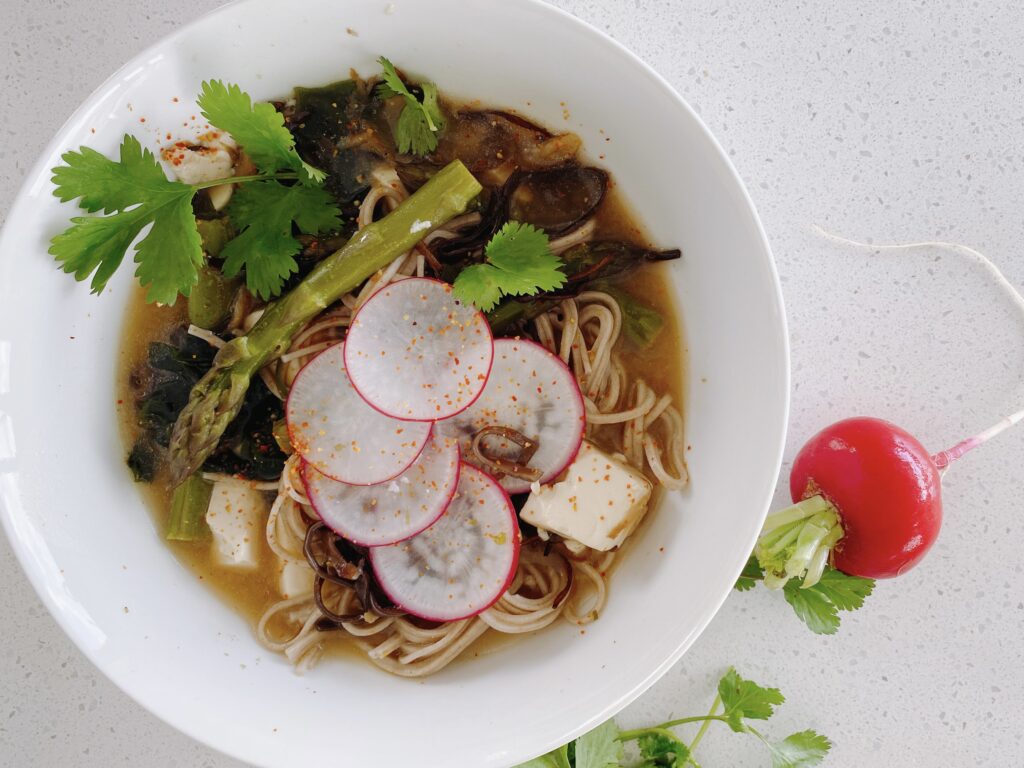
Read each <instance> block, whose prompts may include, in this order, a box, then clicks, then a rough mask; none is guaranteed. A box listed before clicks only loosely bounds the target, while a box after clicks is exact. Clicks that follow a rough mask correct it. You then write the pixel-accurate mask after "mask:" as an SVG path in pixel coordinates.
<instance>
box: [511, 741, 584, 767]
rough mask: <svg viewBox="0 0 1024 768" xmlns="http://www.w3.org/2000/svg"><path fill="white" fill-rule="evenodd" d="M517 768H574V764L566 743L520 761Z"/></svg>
mask: <svg viewBox="0 0 1024 768" xmlns="http://www.w3.org/2000/svg"><path fill="white" fill-rule="evenodd" d="M516 768H574V766H573V764H572V763H571V762H570V761H569V748H568V745H565V746H561V747H559V748H558V749H555V750H552V751H551V752H548V753H547V754H546V755H541V756H540V757H535V758H533V760H529V761H527V762H525V763H520V764H519V765H518V766H516Z"/></svg>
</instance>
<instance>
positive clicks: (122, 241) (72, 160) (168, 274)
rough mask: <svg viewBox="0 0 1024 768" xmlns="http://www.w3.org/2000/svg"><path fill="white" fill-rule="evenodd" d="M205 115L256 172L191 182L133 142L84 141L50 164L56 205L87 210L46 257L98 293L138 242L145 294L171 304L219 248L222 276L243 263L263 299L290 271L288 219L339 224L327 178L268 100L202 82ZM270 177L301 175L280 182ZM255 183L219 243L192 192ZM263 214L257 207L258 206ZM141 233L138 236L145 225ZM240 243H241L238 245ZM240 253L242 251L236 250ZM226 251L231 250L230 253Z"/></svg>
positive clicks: (293, 248)
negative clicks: (103, 144) (114, 145)
mask: <svg viewBox="0 0 1024 768" xmlns="http://www.w3.org/2000/svg"><path fill="white" fill-rule="evenodd" d="M198 101H199V104H200V107H201V109H202V112H203V115H204V116H205V117H206V118H207V119H208V120H209V121H210V123H211V124H212V125H215V126H216V127H217V128H218V129H220V130H222V131H226V132H227V133H230V134H231V135H232V137H233V138H234V139H235V141H237V142H238V143H239V144H240V145H241V146H242V147H243V148H244V149H245V151H246V153H247V154H248V155H249V157H251V158H252V159H253V161H254V162H255V163H256V165H257V166H259V168H260V170H261V174H260V175H258V176H250V177H232V178H230V179H218V180H215V181H212V182H206V183H203V184H198V185H189V184H183V183H181V182H178V181H171V180H170V179H168V178H167V176H166V174H165V173H164V170H163V168H162V167H161V166H160V163H159V162H158V161H157V159H156V157H155V156H154V155H153V153H152V152H150V151H149V150H148V149H143V148H142V145H141V144H140V143H139V141H138V139H136V138H135V137H133V136H125V137H124V139H123V140H122V143H121V148H120V153H119V157H118V159H117V160H111V159H109V158H107V157H105V156H104V155H102V154H100V153H99V152H97V151H96V150H94V149H89V148H88V147H81V148H80V149H79V150H78V151H71V152H67V153H65V154H64V155H63V156H62V158H61V159H62V160H63V165H59V166H57V167H56V168H54V169H53V183H54V186H55V189H54V192H53V193H54V195H55V196H56V197H58V198H60V200H61V201H63V202H67V201H69V200H74V199H76V198H77V199H78V200H79V206H80V207H81V208H83V209H84V210H86V211H88V212H89V213H97V212H100V211H102V212H103V214H105V215H102V216H78V217H75V218H73V219H72V220H71V224H72V226H71V227H70V228H69V229H67V230H66V231H64V232H62V233H61V234H59V235H57V236H56V237H54V238H53V240H52V241H51V244H50V253H51V254H52V255H53V256H55V257H56V259H57V261H58V262H60V264H61V267H62V269H63V270H64V271H65V272H68V273H72V274H74V276H75V279H76V280H79V281H81V280H85V279H87V278H89V277H90V276H91V277H92V283H91V285H92V290H93V293H100V292H101V291H102V290H103V289H104V288H105V287H106V285H107V282H108V281H109V280H110V278H111V277H112V276H113V274H114V272H116V271H117V268H118V267H119V266H120V265H121V262H122V261H123V260H124V256H125V253H126V251H128V249H129V248H130V247H131V246H132V243H135V248H134V251H135V263H136V264H137V265H138V266H137V267H136V270H135V275H136V277H138V279H139V282H140V283H141V284H142V285H143V287H145V288H146V289H147V292H146V300H147V301H149V302H159V303H162V304H173V303H174V302H175V301H176V300H177V298H178V296H179V295H180V296H186V297H187V296H189V295H190V294H191V292H192V289H193V287H194V286H195V285H196V283H197V281H198V280H199V270H200V269H201V268H203V265H204V261H203V250H204V246H205V247H206V250H207V252H208V253H209V255H211V256H217V255H219V253H220V252H221V250H222V249H223V251H224V252H225V253H226V254H228V255H226V256H225V258H228V256H233V258H232V259H231V260H230V268H231V269H233V271H230V272H228V273H227V274H228V276H229V277H230V276H231V275H234V274H237V272H239V271H240V270H241V269H242V268H243V267H244V268H245V269H246V271H247V274H246V280H247V282H248V284H249V287H250V290H252V292H253V293H256V294H258V295H260V296H262V297H263V298H270V297H271V296H273V295H275V294H276V293H277V292H278V291H280V290H281V287H282V285H283V283H284V279H285V278H286V277H287V276H288V275H290V274H291V273H292V272H294V271H295V270H296V264H295V260H294V258H293V257H294V254H295V253H296V252H297V251H298V249H299V245H298V243H297V242H296V241H295V240H294V239H293V238H292V236H291V226H292V222H295V224H296V225H297V226H298V228H299V229H300V230H301V231H303V232H305V233H307V234H314V233H320V232H324V231H327V230H329V229H335V228H337V227H338V226H339V225H340V221H339V216H340V213H339V211H338V208H337V206H336V205H335V204H334V202H333V200H332V199H331V197H330V195H329V194H328V193H327V192H325V191H323V190H322V189H320V188H319V186H318V185H319V184H320V183H321V182H322V181H323V179H324V174H323V173H322V172H321V171H319V170H317V169H315V168H313V167H312V166H309V165H308V164H306V163H304V162H303V161H302V158H300V157H299V154H298V152H296V151H295V141H294V139H293V138H292V135H291V133H290V132H289V131H288V129H287V128H286V127H285V124H284V118H283V117H282V116H281V115H280V114H279V113H278V112H277V110H275V109H274V107H273V105H271V104H262V103H257V104H253V102H252V99H251V98H250V97H249V95H248V94H247V93H245V92H244V91H242V89H241V88H239V87H238V86H237V85H230V84H229V85H225V84H224V83H222V82H220V81H219V80H212V81H210V82H206V83H203V91H202V93H201V94H200V95H199V99H198ZM275 179H276V180H282V179H287V180H298V181H299V182H300V184H299V185H296V186H284V185H282V184H279V183H278V181H275ZM253 180H256V185H257V186H258V189H257V190H256V191H248V188H247V187H246V186H243V187H242V190H241V191H239V193H238V194H236V195H235V198H236V201H235V203H234V205H233V206H232V210H233V211H234V212H236V213H238V212H240V215H239V216H238V217H237V219H238V220H237V222H236V224H238V226H239V228H242V229H246V231H245V232H243V233H242V235H241V236H240V238H236V239H235V240H232V241H231V242H229V243H227V245H225V242H226V239H227V235H228V234H229V231H228V229H227V228H226V227H223V226H222V227H221V231H217V230H216V228H215V227H213V226H212V225H210V224H208V223H206V222H204V223H203V225H202V238H201V237H200V225H199V224H198V223H197V222H196V218H195V216H194V215H193V212H192V198H193V197H194V196H195V194H196V193H197V192H198V191H199V190H200V189H205V188H208V187H212V186H217V185H219V184H223V183H242V184H244V182H247V181H253ZM263 205H266V206H268V207H267V210H265V211H264V210H260V211H259V212H258V213H256V212H255V209H256V207H257V206H263ZM147 227H148V228H149V230H148V232H146V234H145V235H144V236H142V237H141V238H140V235H142V233H143V230H145V229H146V228H147ZM238 240H241V242H238ZM242 249H245V250H246V252H245V253H244V254H243V253H242ZM229 251H230V253H228V252H229Z"/></svg>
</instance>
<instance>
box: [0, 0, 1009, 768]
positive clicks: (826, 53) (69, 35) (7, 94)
mask: <svg viewBox="0 0 1024 768" xmlns="http://www.w3.org/2000/svg"><path fill="white" fill-rule="evenodd" d="M217 4H218V3H217V2H216V0H181V1H180V2H177V3H173V4H168V3H163V2H155V0H135V1H134V2H132V3H130V4H129V3H127V2H125V1H124V0H89V2H82V1H81V0H63V1H60V0H45V1H44V2H40V3H36V4H28V3H24V2H22V1H21V0H0V11H2V13H0V17H2V18H3V21H4V23H3V25H0V40H2V45H0V82H2V84H3V89H2V91H0V103H2V112H3V116H4V119H3V121H2V127H0V180H2V181H3V185H2V186H0V212H6V210H7V208H8V207H9V204H10V201H11V200H12V199H13V197H14V194H15V191H16V189H17V186H18V185H19V184H20V182H21V179H22V176H23V174H24V172H25V170H26V169H27V168H28V167H29V166H30V165H31V164H32V163H33V162H34V160H35V157H36V155H37V153H38V152H39V150H40V149H41V148H42V146H43V145H44V143H45V142H46V141H48V140H49V138H50V136H51V135H52V134H53V133H54V132H55V131H56V129H57V128H58V126H59V125H60V123H61V122H62V121H63V120H64V119H65V118H66V117H67V116H68V115H69V114H70V113H71V111H72V110H73V109H74V108H75V107H76V106H77V104H78V103H79V102H80V101H81V100H82V99H83V98H84V97H85V96H86V95H88V93H89V92H90V91H91V90H92V89H93V88H95V87H96V86H97V85H98V84H99V83H100V82H101V81H102V80H103V79H104V78H105V77H106V76H107V75H108V74H109V73H110V72H112V71H113V70H114V69H116V68H117V67H118V66H119V65H120V64H121V63H123V62H124V61H125V60H126V59H128V58H129V57H130V56H131V55H132V54H134V53H136V52H137V51H139V50H140V49H142V48H143V47H144V46H146V45H147V44H149V43H150V42H152V41H154V40H156V39H157V38H158V37H160V36H162V35H163V34H165V33H167V32H169V31H171V30H172V29H174V28H176V27H177V26H178V25H180V24H181V23H184V22H185V21H187V20H189V19H192V18H194V17H195V16H196V15H198V14H199V13H201V12H203V11H205V10H207V9H210V8H213V7H215V6H216V5H217ZM556 4H557V5H560V6H562V7H564V8H566V9H567V10H569V11H571V12H573V13H575V14H577V15H578V16H580V17H582V18H584V19H586V20H587V21H589V22H591V23H592V24H594V25H595V26H597V27H598V28H600V29H603V30H605V31H607V32H608V33H610V34H611V35H612V36H614V37H615V38H617V39H618V40H620V41H621V42H623V43H624V44H625V45H626V46H628V47H629V48H631V49H633V50H634V51H636V52H637V53H638V54H639V55H640V56H641V57H642V58H644V59H645V60H646V61H648V62H649V63H650V64H651V65H652V66H654V68H655V69H657V70H658V71H659V72H661V73H662V74H663V75H664V76H665V77H666V78H668V80H669V81H670V82H672V83H673V85H675V87H676V88H678V89H679V90H680V92H681V93H682V94H683V95H684V96H685V97H686V98H687V99H688V100H689V101H690V103H691V104H692V105H693V106H694V107H695V108H696V109H697V111H698V112H699V113H700V114H701V116H702V117H703V119H704V120H705V121H706V122H707V123H708V125H709V126H710V128H711V130H712V131H713V132H714V133H715V135H716V136H717V137H718V138H719V140H720V141H721V142H722V143H723V145H724V146H725V148H726V150H727V151H728V153H729V155H730V157H732V159H733V161H734V162H735V164H736V166H737V168H738V170H739V172H740V174H741V175H742V176H743V178H744V179H745V180H746V182H747V185H748V187H749V189H750V191H751V194H752V195H753V197H754V200H755V202H756V204H757V205H758V208H759V210H760V213H761V215H762V217H763V220H764V223H765V226H766V228H767V231H768V235H769V238H770V240H771V242H772V245H773V248H774V250H775V254H776V259H777V261H778V265H779V271H780V273H781V276H782V280H783V288H784V291H785V297H786V302H787V308H788V313H789V320H790V329H791V335H792V341H793V374H794V376H793V378H794V397H793V414H792V420H791V427H790V438H789V442H788V450H787V462H788V461H789V460H790V459H791V458H792V456H793V454H794V453H795V451H796V450H797V449H798V448H799V446H800V444H801V443H802V442H803V440H804V439H806V437H808V436H809V435H810V434H811V433H812V432H813V431H815V430H817V429H818V428H820V427H821V426H824V425H825V424H827V423H829V422H830V421H834V420H836V419H838V418H841V417H844V416H849V415H855V414H869V415H876V416H881V417H885V418H889V419H891V420H893V421H895V422H897V423H899V424H901V425H903V426H904V427H906V428H907V429H909V430H910V431H912V432H913V433H915V434H916V435H918V436H919V437H920V438H921V440H922V441H923V442H924V443H925V444H926V445H927V446H929V447H930V448H932V449H935V450H938V449H940V448H945V447H948V445H949V444H952V443H954V442H956V441H957V440H958V439H959V438H960V437H962V436H965V435H966V434H969V433H971V432H976V431H979V430H980V429H982V428H984V427H986V426H988V424H989V423H990V422H993V421H995V420H996V419H997V418H999V417H1000V416H1001V415H1004V414H1006V413H1008V412H1010V411H1012V410H1016V409H1017V408H1018V407H1020V406H1022V405H1024V385H1022V381H1024V376H1022V374H1024V321H1022V318H1021V313H1020V310H1019V309H1017V308H1015V306H1014V304H1013V303H1012V302H1011V301H1010V300H1009V299H1008V298H1007V297H1006V295H1005V294H1004V293H1002V292H1001V291H1000V289H999V288H998V287H997V286H996V285H995V283H994V281H993V280H992V278H991V276H990V275H988V274H987V273H986V272H985V271H984V269H983V268H982V267H980V266H978V265H977V264H976V263H975V262H973V261H972V260H971V259H970V258H969V257H967V256H964V255H960V254H957V253H954V252H951V251H949V250H941V249H936V248H927V249H919V250H914V251H909V252H901V253H883V254H875V253H873V252H871V251H866V250H857V249H853V248H849V247H846V246H840V245H835V244H833V243H830V242H828V241H826V240H825V239H823V238H822V237H820V236H819V235H817V234H816V233H815V232H814V231H813V230H812V228H811V227H812V225H814V224H820V225H822V226H824V227H826V228H829V229H831V230H833V231H835V232H839V233H843V234H845V235H847V236H851V237H856V238H862V239H863V238H873V239H874V240H876V241H879V242H881V241H890V240H891V241H903V242H907V241H914V240H933V239H940V240H954V241H958V242H963V243H968V244H971V245H973V246H975V247H976V248H978V249H980V250H982V251H983V252H985V253H986V254H988V255H989V256H990V257H991V258H993V259H994V260H995V261H996V262H998V263H999V264H1000V265H1001V267H1002V268H1003V270H1004V271H1005V272H1006V274H1007V276H1008V277H1009V279H1010V280H1011V282H1013V283H1014V284H1015V285H1020V284H1021V283H1022V282H1024V258H1022V256H1021V254H1020V243H1021V242H1024V217H1022V216H1021V213H1020V211H1021V202H1022V200H1024V175H1022V169H1024V155H1022V151H1021V149H1020V148H1021V147H1022V146H1024V97H1022V87H1024V86H1022V76H1024V49H1022V48H1021V46H1020V44H1019V41H1020V39H1021V35H1022V34H1024V16H1021V14H1020V12H1019V9H1018V8H1017V6H1016V5H1015V4H1013V3H1005V4H1001V3H988V2H979V3H975V4H973V5H972V6H971V8H970V9H969V10H960V4H958V3H927V4H921V3H913V4H911V3H892V2H878V1H872V2H861V3H844V4H841V5H840V4H837V3H811V2H808V3H803V2H782V3H773V4H772V5H773V9H772V10H770V11H769V10H760V8H761V4H754V3H744V2H734V3H723V2H710V3H698V2H686V3H681V2H668V1H666V2H643V1H642V0H636V1H635V2H630V3H624V2H619V0H603V1H602V2H596V1H595V2H571V1H568V0H560V1H559V2H558V3H556ZM382 5H383V3H382ZM752 8H758V9H759V10H756V11H753V10H751V9H752ZM384 53H391V52H384ZM396 55H397V54H396ZM214 74H216V73H211V75H214ZM441 85H442V87H443V83H442V84H441ZM608 96H609V98H614V97H615V94H613V93H610V94H609V95H608ZM685 204H686V201H685V200H682V201H680V205H685ZM684 312H685V308H684ZM783 471H784V472H786V471H788V463H787V465H786V466H785V467H784V468H783ZM742 480H743V479H742V478H737V482H742ZM1022 482H1024V431H1019V432H1015V433H1010V434H1008V435H1005V436H1003V437H1002V438H1000V439H999V441H998V442H997V443H995V444H992V445H990V446H986V447H985V448H983V449H981V450H979V451H978V452H976V453H974V454H971V455H970V456H969V457H968V458H966V459H965V460H963V461H962V462H961V463H960V464H959V465H956V466H955V467H954V468H953V470H952V471H951V472H950V473H949V475H948V476H947V478H946V480H945V486H944V492H945V506H946V511H947V520H946V524H945V527H944V529H943V531H942V536H941V538H940V540H939V542H938V544H937V545H936V547H935V548H934V550H933V552H932V553H931V554H930V555H929V557H928V558H927V559H926V561H925V562H924V563H923V564H922V565H921V566H920V567H919V568H917V569H916V570H915V571H913V572H912V573H910V574H908V575H906V576H904V577H903V578H901V579H900V580H899V581H898V582H887V583H882V584H880V585H879V587H878V589H877V590H876V595H875V596H874V597H872V598H871V599H870V600H869V602H868V604H867V606H866V607H865V608H864V609H863V610H862V611H860V612H859V613H856V614H851V615H847V616H846V617H845V618H844V621H843V626H842V628H841V630H840V632H839V634H838V635H837V636H835V637H832V638H823V637H816V636H814V635H812V634H810V633H809V632H808V631H807V630H806V629H804V627H803V626H802V625H801V624H800V623H799V622H798V621H797V620H796V619H795V618H794V616H793V615H792V613H791V612H790V610H789V608H788V606H786V605H785V604H784V602H783V601H782V599H781V597H779V596H778V595H770V594H767V593H765V592H763V591H757V592H753V593H748V594H743V595H740V594H734V595H733V596H731V597H730V598H729V600H728V601H727V602H726V604H725V606H724V607H723V609H722V611H721V612H720V614H719V615H718V616H717V617H716V618H715V620H714V621H713V622H712V624H711V626H710V627H709V628H708V630H707V631H706V632H705V633H704V634H703V636H702V637H701V638H700V639H699V640H698V642H697V643H696V645H695V646H694V647H693V648H692V650H690V652H689V653H688V654H687V655H686V656H685V657H684V658H683V660H682V661H681V662H680V663H679V664H677V665H676V666H675V667H674V668H673V669H672V670H671V671H670V672H669V673H668V674H667V675H666V676H665V677H664V678H663V679H662V680H661V682H659V683H658V684H657V685H656V686H655V687H654V688H653V689H652V690H651V691H650V692H649V693H647V694H646V695H645V696H644V697H642V698H641V699H640V700H639V701H638V702H637V703H635V704H634V705H632V706H631V707H629V708H628V709H627V710H626V711H625V712H624V713H623V714H622V715H621V718H620V720H621V721H622V722H623V723H624V724H630V725H634V724H642V723H651V722H655V721H660V720H662V719H665V718H667V717H669V716H673V715H675V716H680V715H688V714H697V713H700V712H702V711H703V710H705V709H706V707H707V706H708V704H709V703H710V700H711V698H712V696H713V685H714V681H715V679H717V676H718V675H719V674H720V673H721V672H722V671H723V670H724V668H725V667H727V666H728V665H729V664H735V665H736V666H737V667H738V668H739V670H740V671H741V673H744V674H746V675H748V676H750V677H752V678H753V679H755V680H759V681H763V682H767V683H772V684H774V685H777V686H779V687H780V688H782V690H783V691H784V692H785V693H786V695H787V697H788V699H789V703H787V704H786V705H785V706H784V707H783V708H782V710H781V712H780V714H779V715H778V716H777V718H776V719H775V720H773V721H772V723H771V724H770V726H769V727H768V730H769V731H770V732H771V733H773V734H778V735H779V736H782V735H784V734H786V733H788V732H790V731H792V730H799V729H802V728H806V727H814V728H817V729H818V730H820V731H822V732H824V733H827V734H828V735H829V736H830V737H832V739H833V740H834V742H835V744H836V746H835V749H834V752H833V755H832V757H831V759H830V760H829V762H828V763H827V764H828V765H833V766H844V767H849V768H853V767H854V766H863V765H870V766H882V765H900V766H918V765H920V766H925V765H939V764H941V765H973V764H977V765H990V766H1004V765H1006V766H1009V765H1015V764H1019V761H1020V759H1021V758H1020V755H1021V753H1022V752H1024V744H1022V742H1021V733H1020V729H1019V718H1020V712H1021V711H1022V710H1024V664H1022V657H1024V602H1022V601H1024V589H1022V588H1021V565H1020V557H1019V554H1018V552H1019V542H1020V533H1019V526H1018V521H1019V520H1020V518H1021V511H1020V507H1019V489H1020V488H1021V486H1022ZM784 491H785V487H784V484H783V487H782V488H781V489H780V492H779V493H778V494H777V497H776V502H777V504H779V505H781V504H782V503H783V501H784V500H785V499H784V497H785V492H784ZM87 513H88V510H83V514H87ZM707 514H714V510H707ZM0 584H2V587H0V615H3V616H4V617H5V618H6V621H5V628H4V639H3V651H2V652H0V765H3V766H8V765H9V766H36V765H74V766H82V768H90V767H92V766H97V767H98V766H104V767H105V766H115V765H146V766H153V767H154V768H162V767H165V766H217V767H218V768H220V767H222V766H237V765H239V763H237V762H236V761H233V760H230V759H228V758H225V757H223V756H221V755H219V754H216V753H214V752H211V751H210V750H208V749H206V748H204V747H202V746H200V745H197V744H196V743H194V742H192V741H191V740H190V739H188V738H187V737H185V736H182V735H180V734H178V733H177V732H175V731H173V730H172V729H171V728H169V727H168V726H166V725H164V724H163V723H162V722H160V721H158V720H157V719H155V718H154V717H153V716H151V715H149V714H148V713H147V712H145V711H144V710H142V709H141V708H139V707H138V706H137V705H135V704H134V703H133V702H132V701H131V700H130V699H128V698H127V697H126V696H125V695H124V694H122V693H121V692H120V691H118V690H117V689H115V688H114V687H113V686H112V685H111V684H110V683H109V682H107V681H106V679H105V678H103V677H102V676H100V675H98V674H97V672H96V671H95V670H94V669H93V668H92V666H91V665H90V664H89V663H88V662H87V661H86V660H85V659H84V658H83V657H82V656H81V655H80V654H79V653H78V651H77V650H76V649H75V648H74V647H73V646H72V645H71V643H70V642H69V641H68V640H67V639H66V638H65V637H64V636H63V635H62V634H61V633H60V632H59V630H58V629H57V627H56V625H55V624H54V622H53V621H52V620H51V618H50V617H49V615H48V614H47V613H46V611H45V610H44V609H43V608H42V606H41V605H40V603H39V601H38V600H37V598H36V596H35V594H34V593H33V592H32V590H31V588H30V587H29V585H28V583H27V582H26V580H25V579H24V577H23V576H22V575H21V571H20V570H19V568H18V566H17V564H16V563H15V561H14V559H13V556H12V555H11V552H10V549H9V547H8V545H7V543H6V541H4V542H3V543H0ZM613 599H614V597H613ZM666 609H667V610H670V609H671V606H666ZM638 631H643V630H642V628H638ZM538 695H543V694H542V693H541V692H538ZM267 705H268V706H273V703H272V702H268V703H267ZM510 716H512V715H511V713H510ZM311 736H312V735H311ZM315 737H317V738H322V736H315ZM699 757H700V759H701V762H702V763H703V765H705V766H706V768H710V767H712V766H760V765H767V764H768V760H767V756H766V755H765V754H764V752H763V751H762V750H761V749H759V748H758V745H757V744H756V743H753V741H752V740H750V739H744V738H743V737H741V736H737V735H733V734H730V733H728V732H724V729H722V730H719V729H712V730H711V732H710V734H709V737H708V738H707V739H706V740H705V741H704V743H703V745H702V747H701V749H700V753H699Z"/></svg>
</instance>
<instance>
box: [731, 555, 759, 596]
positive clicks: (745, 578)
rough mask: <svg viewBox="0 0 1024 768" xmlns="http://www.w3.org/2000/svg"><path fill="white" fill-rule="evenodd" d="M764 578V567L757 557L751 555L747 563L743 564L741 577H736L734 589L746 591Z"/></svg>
mask: <svg viewBox="0 0 1024 768" xmlns="http://www.w3.org/2000/svg"><path fill="white" fill-rule="evenodd" d="M762 578H764V569H763V568H762V567H761V565H760V563H758V562H757V558H756V557H754V556H753V555H751V556H750V559H749V560H747V564H746V565H744V566H743V570H742V571H741V572H740V576H739V578H738V579H736V583H735V584H734V585H733V589H735V590H736V591H738V592H746V591H747V590H748V589H753V588H754V587H756V586H757V582H759V581H760V580H761V579H762Z"/></svg>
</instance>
